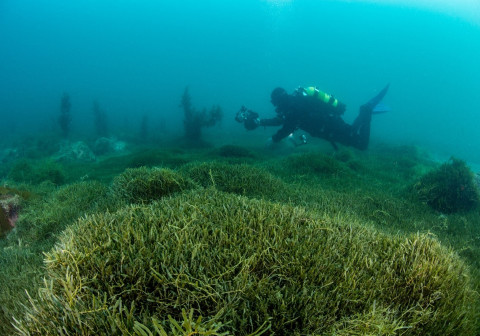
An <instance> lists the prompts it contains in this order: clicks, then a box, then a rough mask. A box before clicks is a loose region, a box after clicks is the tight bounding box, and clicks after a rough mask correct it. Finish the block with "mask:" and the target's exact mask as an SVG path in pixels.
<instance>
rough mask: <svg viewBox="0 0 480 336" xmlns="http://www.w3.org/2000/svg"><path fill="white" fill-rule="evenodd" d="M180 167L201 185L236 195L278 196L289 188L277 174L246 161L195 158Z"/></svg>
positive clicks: (267, 197)
mask: <svg viewBox="0 0 480 336" xmlns="http://www.w3.org/2000/svg"><path fill="white" fill-rule="evenodd" d="M180 171H181V172H182V173H183V174H184V175H186V176H188V177H190V178H191V179H192V180H193V181H195V182H196V183H198V184H200V185H201V186H203V187H206V188H208V187H215V188H216V189H218V190H220V191H224V192H231V193H235V194H238V195H245V196H251V197H263V198H266V199H281V198H282V197H283V196H284V195H285V194H286V191H287V190H288V189H287V186H286V185H285V183H284V182H283V181H282V180H281V179H280V178H278V177H275V176H273V175H272V174H270V173H269V172H267V171H266V170H264V169H262V168H257V167H254V166H251V165H247V164H227V163H223V162H216V161H213V162H201V163H200V162H196V163H191V164H187V165H185V166H183V167H181V169H180Z"/></svg>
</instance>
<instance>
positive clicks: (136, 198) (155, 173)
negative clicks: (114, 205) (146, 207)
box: [111, 167, 194, 203]
mask: <svg viewBox="0 0 480 336" xmlns="http://www.w3.org/2000/svg"><path fill="white" fill-rule="evenodd" d="M193 187H194V183H193V182H192V181H190V180H189V179H186V178H185V177H183V176H182V175H181V174H179V173H177V172H176V171H174V170H172V169H168V168H156V167H154V168H148V167H140V168H128V169H126V170H125V171H124V172H123V173H121V174H120V175H117V176H116V177H115V178H114V179H113V182H112V186H111V190H112V193H113V196H114V198H116V199H120V200H123V201H126V202H128V203H148V202H152V201H154V200H158V199H160V198H162V197H164V196H167V195H170V194H172V193H175V192H180V191H183V190H186V189H191V188H193Z"/></svg>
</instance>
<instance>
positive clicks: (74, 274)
mask: <svg viewBox="0 0 480 336" xmlns="http://www.w3.org/2000/svg"><path fill="white" fill-rule="evenodd" d="M46 265H47V270H46V280H45V284H44V286H43V287H42V288H41V290H40V291H39V297H38V299H37V300H35V301H33V300H32V301H31V302H30V304H29V307H26V308H25V312H24V314H23V315H21V316H18V318H17V322H16V328H17V330H18V331H19V333H20V335H58V334H59V331H60V330H61V331H62V334H63V335H78V334H85V335H87V334H88V335H90V334H92V335H93V334H98V335H102V334H133V332H134V330H137V331H139V332H140V330H143V331H144V333H140V334H142V335H143V334H147V335H148V334H149V333H148V332H147V331H152V330H155V328H158V326H161V327H162V328H163V329H165V328H168V327H167V325H168V324H169V323H173V322H172V321H175V320H181V319H182V316H183V318H184V320H190V321H191V320H192V318H191V317H186V313H185V312H186V311H190V312H192V309H193V311H194V313H195V315H196V316H202V320H201V321H205V322H206V323H210V324H211V325H213V324H217V325H219V324H222V325H223V327H222V328H221V329H220V331H221V332H230V333H232V334H235V335H252V334H255V333H261V332H262V331H263V332H265V331H267V330H268V333H269V334H282V335H307V334H308V335H313V334H316V335H360V334H367V333H371V334H378V335H386V334H392V335H393V334H395V332H397V333H401V334H402V335H444V336H448V335H451V336H453V335H475V331H476V327H478V320H477V317H478V313H479V311H478V295H477V294H475V292H474V291H473V290H472V285H471V280H470V278H469V276H468V269H467V267H466V266H465V265H464V264H463V262H462V261H461V260H460V259H459V258H458V256H457V255H456V254H454V253H452V252H451V251H450V250H448V249H446V248H444V247H443V246H442V245H440V244H439V243H438V241H436V240H435V239H433V238H431V237H429V236H426V235H420V234H417V235H411V236H408V237H399V236H390V235H386V234H382V233H380V232H378V231H375V230H372V229H369V228H367V227H365V226H363V225H359V223H354V222H347V221H343V219H342V217H339V216H335V218H333V217H328V215H327V214H325V215H319V214H314V213H310V212H308V211H307V210H306V209H304V208H301V207H293V206H288V205H281V204H277V203H271V202H266V201H262V200H252V199H248V198H245V197H242V196H238V195H233V194H227V193H222V192H218V191H216V190H214V189H212V188H210V189H207V190H197V191H191V192H187V193H181V194H179V195H178V196H176V197H171V198H163V199H161V200H160V201H158V202H154V203H152V204H150V205H131V206H127V207H124V208H122V209H120V210H118V211H117V212H114V213H112V212H106V213H99V214H94V215H89V216H85V217H82V218H81V219H79V220H78V221H77V222H76V223H75V224H74V225H72V226H70V227H68V228H67V230H66V231H65V232H64V233H63V234H62V235H61V237H60V241H59V243H58V244H57V245H56V247H55V248H54V249H53V250H52V251H51V252H49V253H47V254H46ZM190 314H192V313H190ZM168 315H170V316H171V318H167V316H168ZM189 316H191V315H189ZM197 321H198V320H197ZM177 324H178V328H177V329H179V328H183V329H184V330H185V329H186V324H188V323H185V324H184V323H181V325H180V322H179V323H177ZM159 330H160V328H159ZM362 332H363V333H362ZM159 334H160V335H164V334H162V333H159ZM172 334H173V333H172Z"/></svg>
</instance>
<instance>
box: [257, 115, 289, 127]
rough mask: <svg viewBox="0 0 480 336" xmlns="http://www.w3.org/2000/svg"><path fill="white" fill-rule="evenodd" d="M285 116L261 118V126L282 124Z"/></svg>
mask: <svg viewBox="0 0 480 336" xmlns="http://www.w3.org/2000/svg"><path fill="white" fill-rule="evenodd" d="M283 121H284V120H283V118H280V117H275V118H271V119H260V123H259V125H260V126H281V125H282V124H283Z"/></svg>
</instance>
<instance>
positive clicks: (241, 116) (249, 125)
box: [235, 106, 260, 130]
mask: <svg viewBox="0 0 480 336" xmlns="http://www.w3.org/2000/svg"><path fill="white" fill-rule="evenodd" d="M258 117H259V115H258V113H257V112H254V111H252V110H249V109H247V108H246V107H245V106H242V107H241V108H240V110H239V111H238V112H237V114H236V115H235V120H236V121H237V122H239V123H243V125H244V126H245V128H246V129H247V130H253V129H255V128H257V127H258V126H259V124H260V119H259V118H258Z"/></svg>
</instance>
